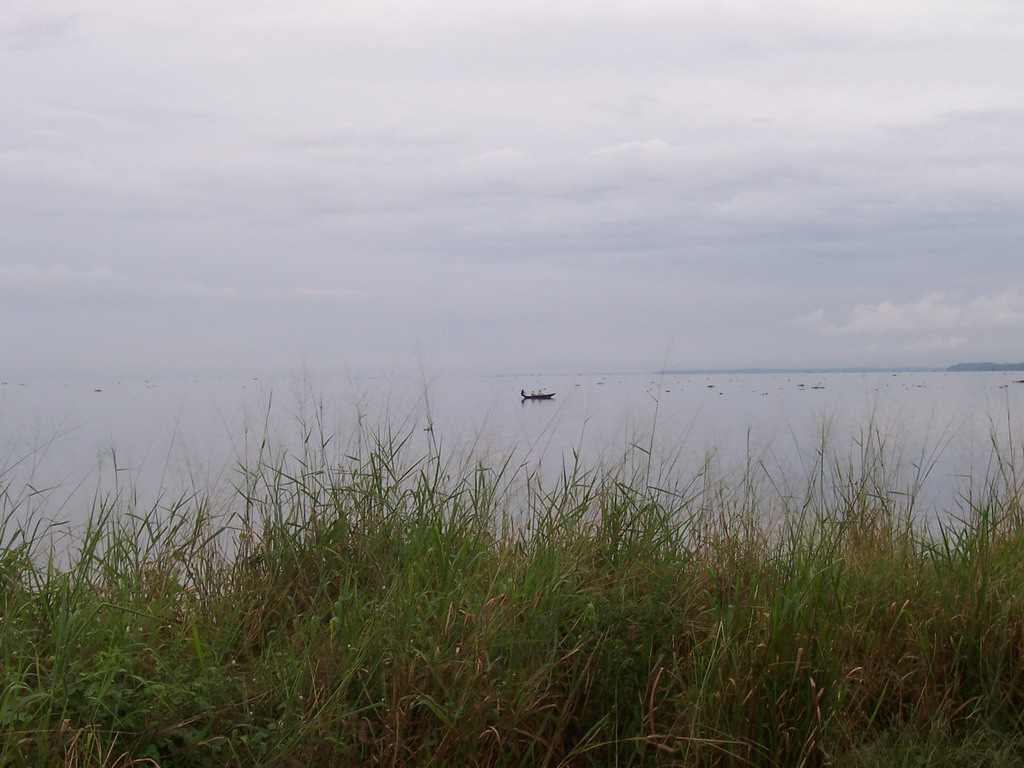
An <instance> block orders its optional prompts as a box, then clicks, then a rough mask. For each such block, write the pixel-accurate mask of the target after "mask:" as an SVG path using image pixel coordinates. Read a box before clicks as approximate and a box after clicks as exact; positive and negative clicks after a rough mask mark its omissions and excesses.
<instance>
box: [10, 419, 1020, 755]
mask: <svg viewBox="0 0 1024 768" xmlns="http://www.w3.org/2000/svg"><path fill="white" fill-rule="evenodd" d="M411 434H412V433H411V432H406V433H405V434H404V435H403V434H402V433H397V435H396V434H394V433H385V434H384V435H379V434H378V435H374V434H371V433H364V434H363V435H361V436H360V439H359V440H358V441H356V442H355V443H354V444H353V449H352V455H350V456H346V455H342V456H340V457H339V456H338V455H335V454H334V452H333V451H330V450H328V449H327V448H328V446H329V444H330V441H331V439H332V438H331V436H330V435H328V434H325V433H324V432H323V431H322V430H319V431H318V430H317V429H310V430H308V432H307V439H306V440H305V442H304V445H305V446H306V447H305V449H304V450H303V451H301V452H300V453H299V454H298V455H289V454H283V453H275V452H273V451H271V450H269V449H268V448H266V443H263V444H261V445H260V447H259V450H258V451H256V453H255V455H254V458H252V459H251V460H248V461H245V462H243V463H242V465H241V466H240V467H239V471H238V476H237V483H236V488H237V494H236V496H235V498H234V500H233V503H231V504H229V505H227V506H223V507H222V506H221V502H217V503H214V502H213V501H212V500H211V498H212V497H211V498H207V497H206V496H204V495H203V494H202V493H195V494H193V495H190V496H185V497H182V498H178V499H175V500H173V501H172V502H170V503H158V504H157V505H155V506H153V507H152V508H147V509H139V508H137V506H136V505H134V504H133V503H131V500H130V498H129V499H127V500H126V499H125V498H119V497H116V496H115V497H114V498H107V499H104V498H102V497H101V498H98V499H97V501H96V503H95V505H94V508H93V511H92V515H91V517H90V518H89V520H88V522H87V523H86V524H85V525H84V526H83V527H82V529H81V530H79V531H78V532H77V533H76V535H75V537H74V539H73V544H71V545H70V546H69V545H67V543H66V542H64V543H63V544H62V545H61V546H62V547H63V549H64V551H58V550H57V549H55V548H54V546H53V543H52V541H51V539H50V537H49V536H48V535H47V533H46V530H45V529H44V528H43V527H41V526H40V525H39V524H38V523H36V524H33V522H32V520H33V517H32V516H31V515H29V516H28V517H27V519H26V518H25V516H24V515H22V514H21V511H22V510H21V509H20V508H19V506H18V503H16V499H18V498H21V497H18V496H16V495H7V496H5V498H6V499H7V501H5V502H4V506H3V509H4V514H5V517H6V519H5V521H4V522H5V524H4V525H3V526H0V528H2V530H4V531H5V534H4V535H5V541H4V542H3V550H2V554H0V650H2V654H0V659H2V662H0V663H2V667H0V674H2V676H3V686H2V697H0V765H4V766H141V765H149V766H165V767H167V768H170V767H171V766H175V767H185V766H207V765H226V766H232V765H237V766H253V765H266V766H297V765H342V766H346V765H386V766H413V765H415V766H442V765H444V766H447V765H460V766H462V765H478V766H530V767H531V768H532V767H533V766H612V765H620V766H658V765H666V766H667V765H680V766H826V765H834V766H892V765H904V766H947V765H964V766H968V765H970V766H977V765H991V766H999V765H1006V766H1009V765H1017V764H1021V763H1022V762H1024V728H1022V720H1021V714H1022V712H1024V565H1022V563H1024V514H1022V510H1021V482H1020V479H1019V470H1018V464H1017V463H1016V458H1017V457H1015V456H1013V455H1007V454H1000V453H997V454H995V458H994V461H993V464H992V467H991V468H990V470H989V471H988V474H987V475H986V477H985V478H983V480H984V482H981V483H976V484H975V486H976V487H979V488H982V489H983V492H981V493H972V494H971V495H970V496H969V497H965V498H964V500H963V503H962V504H961V505H960V506H959V508H957V509H952V510H945V512H947V513H949V514H947V515H946V516H945V518H944V519H943V521H942V522H941V523H940V524H938V525H925V524H924V523H923V522H922V520H919V519H918V518H917V515H918V514H920V510H919V509H918V508H917V506H916V505H917V498H916V492H917V490H918V489H919V488H920V485H921V481H922V479H923V474H924V473H926V472H927V471H928V467H927V466H926V465H925V464H922V463H920V462H918V463H916V464H913V463H912V464H911V466H910V468H909V470H907V468H906V467H905V466H902V465H894V464H893V463H892V462H891V460H890V457H889V455H888V454H887V439H886V436H885V434H884V433H883V432H882V431H880V430H878V429H876V428H874V427H871V428H869V429H868V430H866V432H865V434H863V435H861V436H860V437H859V438H857V440H856V441H855V445H856V447H857V451H856V452H854V453H853V454H850V455H848V456H846V457H843V458H840V457H839V456H838V455H837V454H836V453H834V452H832V451H831V450H830V449H829V448H828V441H826V440H824V439H823V440H822V443H821V445H820V446H819V447H818V448H817V449H812V450H811V451H810V452H809V453H808V459H807V460H808V462H809V463H808V468H809V471H807V472H806V473H804V475H802V476H801V477H800V478H789V479H787V478H783V477H779V476H777V475H773V473H772V472H770V471H768V470H767V469H766V468H765V466H764V465H763V464H762V463H760V462H758V461H755V460H752V461H750V462H749V463H748V464H747V466H746V467H745V468H744V469H743V470H742V471H740V472H739V473H738V474H736V475H722V474H719V473H716V472H715V470H714V463H713V462H711V461H709V462H707V463H705V464H703V465H701V466H698V467H695V468H693V469H692V470H690V471H689V472H687V471H686V469H685V468H683V467H679V466H673V467H659V466H658V465H657V463H656V462H653V461H652V457H651V456H650V453H649V451H648V452H647V453H646V454H644V453H643V451H642V449H637V450H639V451H641V454H642V455H641V458H640V460H638V461H634V462H630V461H624V462H623V463H622V464H621V465H620V466H619V467H618V468H613V469H611V470H609V469H600V470H599V469H593V468H588V467H586V466H583V465H582V464H581V463H580V462H579V461H578V460H577V461H572V462H568V463H567V464H566V466H565V467H564V469H563V471H562V473H561V476H560V477H558V478H557V479H550V478H549V477H547V476H542V475H541V474H540V473H537V472H531V471H528V470H527V469H525V468H524V467H522V466H521V465H519V464H516V463H515V462H512V461H511V460H507V461H499V462H496V463H495V464H493V465H480V464H474V463H473V462H472V461H465V462H456V461H453V460H448V459H445V458H444V457H443V454H442V452H441V451H440V450H435V448H436V446H433V447H432V448H430V449H429V450H428V451H426V452H425V453H424V454H423V455H418V454H416V453H415V452H413V451H411V450H410V444H411V443H410V437H411ZM542 477H543V478H544V479H542Z"/></svg>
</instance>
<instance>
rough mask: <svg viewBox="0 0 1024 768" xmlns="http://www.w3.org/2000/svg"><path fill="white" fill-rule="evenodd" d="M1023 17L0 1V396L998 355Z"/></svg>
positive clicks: (675, 1)
mask: <svg viewBox="0 0 1024 768" xmlns="http://www.w3.org/2000/svg"><path fill="white" fill-rule="evenodd" d="M1022 83H1024V4H1022V3H1020V2H1019V0H972V2H969V3H968V2H963V0H900V2H896V3H894V2H892V0H884V1H883V0H857V2H853V1H852V0H830V1H829V2H825V1H824V0H817V1H816V2H812V1H811V0H757V1H755V0H700V1H696V0H515V2H512V1H511V0H431V1H430V2H427V1H426V0H293V1H292V2H289V3H282V2H279V0H273V1H270V0H201V1H200V0H174V2H170V1H169V0H161V1H159V2H158V1H156V0H91V1H90V2H89V3H82V2H80V0H5V1H4V12H3V14H0V324H2V325H0V327H2V329H3V333H2V335H0V378H4V379H6V378H11V377H29V378H33V377H34V378H47V377H61V376H69V375H82V376H107V377H140V378H142V377H157V376H229V375H249V374H252V375H267V374H272V373H288V372H295V371H298V370H300V369H307V370H313V371H317V372H325V373H330V372H335V371H338V372H340V371H348V372H357V373H362V372H366V373H371V372H383V371H388V370H394V369H396V368H400V367H403V366H413V367H420V368H422V369H424V370H427V371H431V372H440V371H460V372H467V373H469V372H472V373H488V374H490V373H527V372H551V373H556V372H570V373H571V372H606V371H631V370H638V371H653V370H660V369H664V368H670V369H704V368H744V367H854V366H869V367H874V366H879V367H882V366H911V367H919V366H920V367H933V366H935V367H944V366H947V365H951V364H953V363H957V362H963V361H975V360H992V361H997V362H1007V361H1010V362H1017V361H1021V360H1024V341H1022V339H1024V260H1022V243H1024V216H1022V212H1024V88H1022V86H1021V84H1022Z"/></svg>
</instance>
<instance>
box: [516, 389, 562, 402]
mask: <svg viewBox="0 0 1024 768" xmlns="http://www.w3.org/2000/svg"><path fill="white" fill-rule="evenodd" d="M519 394H520V395H522V398H523V400H550V399H551V398H553V397H554V396H555V393H554V392H551V393H549V394H544V393H543V392H541V393H540V394H537V393H536V392H531V393H530V394H529V395H528V394H526V390H525V389H521V390H519Z"/></svg>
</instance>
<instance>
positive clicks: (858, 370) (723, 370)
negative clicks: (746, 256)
mask: <svg viewBox="0 0 1024 768" xmlns="http://www.w3.org/2000/svg"><path fill="white" fill-rule="evenodd" d="M947 370H949V369H947V368H694V369H690V370H672V371H656V372H655V373H656V374H657V375H670V376H693V375H701V374H703V375H710V374H723V373H727V374H744V373H805V374H807V373H943V372H945V371H947Z"/></svg>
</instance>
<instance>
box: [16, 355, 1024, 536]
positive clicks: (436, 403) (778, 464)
mask: <svg viewBox="0 0 1024 768" xmlns="http://www.w3.org/2000/svg"><path fill="white" fill-rule="evenodd" d="M1019 378H1021V375H1020V374H1019V373H1017V374H1014V373H896V374H892V373H871V374H860V373H829V374H714V375H703V374H702V375H665V376H656V375H604V376H595V375H565V376H521V377H478V378H466V377H461V378H459V377H443V376H442V377H435V378H427V379H424V378H419V379H402V378H399V377H394V378H389V379H374V378H365V379H359V378H348V379H323V380H319V381H312V382H310V381H308V380H303V379H299V378H295V379H278V380H273V381H271V380H254V379H246V380H217V381H191V380H178V381H88V382H24V383H21V382H17V381H8V382H6V383H5V384H3V385H2V386H0V470H2V472H3V474H2V487H4V488H6V489H7V496H8V508H10V506H11V504H12V503H14V502H17V504H18V505H19V510H21V511H23V512H24V511H27V510H32V511H34V512H35V513H36V514H43V515H45V516H47V517H49V518H51V519H67V520H71V521H75V520H81V519H82V518H83V517H84V516H85V515H86V514H87V512H88V510H89V509H90V508H91V506H92V503H93V499H94V498H96V497H97V496H104V495H107V496H109V495H111V494H115V493H116V494H120V495H121V497H122V498H125V497H127V496H129V495H134V496H136V497H137V498H138V500H139V502H140V503H141V504H143V505H151V504H152V503H154V502H155V500H156V499H158V498H163V499H165V500H166V499H169V498H173V497H176V496H178V495H181V494H183V493H188V492H190V491H191V490H193V489H197V488H198V489H202V490H204V491H208V492H213V493H214V494H215V495H216V493H223V494H229V493H230V488H231V485H232V483H233V482H234V481H235V480H236V479H237V467H238V465H239V464H240V463H243V462H247V461H248V462H251V461H252V459H253V457H254V456H255V454H256V452H257V451H258V450H259V446H260V444H261V442H263V441H264V438H266V439H267V441H268V444H269V445H270V446H271V447H272V449H273V450H274V451H275V452H282V451H290V452H293V453H295V452H301V450H302V445H303V441H304V440H311V441H312V442H313V443H315V444H319V442H320V441H322V437H330V438H331V440H330V442H329V443H328V446H329V448H328V449H329V450H330V451H333V452H335V453H336V454H337V456H338V457H339V459H340V458H343V457H344V455H345V454H346V453H352V452H355V451H358V450H359V446H358V435H359V427H360V425H362V426H364V427H369V428H371V429H373V430H378V431H386V432H390V433H392V434H404V435H408V436H409V439H410V441H411V442H412V448H413V450H414V451H424V452H425V451H429V450H437V449H438V448H440V450H442V451H447V452H451V453H452V454H458V455H468V454H472V455H473V456H475V457H477V458H479V459H481V460H482V461H484V462H485V463H492V464H493V463H496V462H498V461H500V460H501V459H503V458H505V457H507V456H508V455H512V456H513V458H514V462H515V463H516V464H517V465H518V464H520V463H521V464H522V465H524V466H527V467H540V468H541V470H542V471H545V472H551V473H555V472H557V471H558V470H559V468H560V467H561V465H562V462H563V461H571V459H572V455H573V452H574V451H575V452H577V453H578V454H579V455H580V456H581V458H582V460H583V462H584V463H585V464H587V465H589V466H596V465H608V466H621V465H622V464H623V463H624V462H625V463H627V464H628V463H630V462H634V463H635V462H636V461H637V460H640V461H645V460H646V456H647V455H648V453H650V454H651V455H652V456H653V457H654V461H655V463H656V464H658V465H659V466H665V465H667V464H671V465H672V466H673V467H674V468H675V471H679V472H682V473H687V472H689V473H691V474H692V473H693V472H695V471H696V470H697V469H698V468H699V467H700V466H701V465H702V463H703V462H704V461H706V460H707V459H708V457H709V456H713V457H714V461H715V463H716V466H717V467H719V468H720V470H721V471H722V472H723V473H726V474H728V473H729V472H732V471H739V470H742V468H743V467H744V466H747V465H748V464H750V463H758V462H760V463H761V464H762V465H763V466H764V467H765V470H764V471H765V473H767V474H770V475H771V476H772V477H773V478H774V479H775V480H778V479H779V478H781V477H783V476H785V477H786V478H788V479H789V480H791V481H792V480H793V479H794V478H796V481H795V482H794V484H795V485H799V482H800V475H801V472H804V471H806V469H807V467H808V466H809V463H810V462H811V461H812V459H813V455H814V452H815V450H816V448H817V447H818V446H820V445H822V444H823V440H824V442H825V444H827V445H828V447H829V449H830V450H831V451H833V452H834V453H835V454H836V455H839V456H847V455H849V456H853V457H855V456H856V455H858V453H859V443H860V442H861V441H862V439H863V435H864V434H865V433H866V431H867V430H868V429H869V426H870V425H872V424H873V425H875V428H876V430H877V431H879V432H880V433H881V434H882V435H885V436H886V441H887V450H888V452H889V453H888V455H890V456H891V457H895V458H898V459H899V461H900V462H901V463H902V464H904V465H906V467H908V468H910V469H911V470H912V469H913V467H914V465H917V466H925V467H930V468H931V469H932V471H931V475H930V477H929V479H928V483H927V487H926V490H927V494H926V502H927V503H929V504H931V505H933V506H937V507H940V508H946V509H948V508H949V507H950V506H951V505H952V504H955V500H956V498H957V497H958V496H960V495H963V494H964V493H965V492H966V491H967V490H969V489H970V484H971V482H974V483H975V485H977V484H978V483H980V482H981V481H982V480H983V479H984V477H985V474H986V473H987V472H988V471H989V469H988V467H989V461H990V459H991V457H992V451H993V440H994V441H995V443H996V444H997V445H998V449H999V451H1000V453H1001V454H1002V455H1003V456H1004V457H1011V458H1012V461H1013V463H1014V465H1015V466H1017V467H1018V468H1020V466H1021V464H1022V461H1021V458H1022V454H1021V446H1020V444H1019V443H1018V442H1017V441H1018V440H1020V438H1021V436H1022V435H1024V432H1022V418H1024V384H1019V383H1016V381H1015V380H1016V379H1019ZM521 388H525V389H526V390H527V391H531V390H541V389H544V390H546V391H549V392H552V391H553V392H556V393H557V396H556V398H555V399H554V400H553V401H550V402H533V401H530V402H523V401H521V400H520V398H519V396H518V393H519V390H520V389H521ZM823 435H824V437H823Z"/></svg>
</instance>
